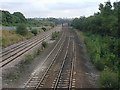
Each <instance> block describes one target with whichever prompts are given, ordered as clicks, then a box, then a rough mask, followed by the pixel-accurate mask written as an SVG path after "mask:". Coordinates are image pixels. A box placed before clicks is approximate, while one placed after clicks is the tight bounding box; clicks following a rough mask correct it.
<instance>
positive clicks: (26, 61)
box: [24, 55, 34, 63]
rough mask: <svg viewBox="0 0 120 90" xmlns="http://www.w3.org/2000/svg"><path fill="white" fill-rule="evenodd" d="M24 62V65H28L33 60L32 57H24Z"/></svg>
mask: <svg viewBox="0 0 120 90" xmlns="http://www.w3.org/2000/svg"><path fill="white" fill-rule="evenodd" d="M24 60H25V61H24V63H30V62H31V61H32V60H34V57H33V56H32V55H26V56H25V59H24Z"/></svg>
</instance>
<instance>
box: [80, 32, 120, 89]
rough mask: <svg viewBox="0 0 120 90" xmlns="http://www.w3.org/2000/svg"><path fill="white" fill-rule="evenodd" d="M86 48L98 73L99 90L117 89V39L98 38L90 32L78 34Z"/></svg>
mask: <svg viewBox="0 0 120 90" xmlns="http://www.w3.org/2000/svg"><path fill="white" fill-rule="evenodd" d="M78 32H79V34H80V35H82V38H83V39H84V42H85V45H86V47H87V52H88V54H89V57H90V60H91V62H92V63H93V64H94V65H95V67H96V68H97V69H98V70H99V71H100V77H99V86H100V87H101V88H118V87H119V83H118V81H119V79H118V78H119V76H118V74H119V59H120V58H119V56H118V54H117V50H118V48H117V47H118V42H119V41H120V40H119V39H116V38H114V37H110V36H104V37H103V36H100V35H98V34H92V33H91V32H80V31H78Z"/></svg>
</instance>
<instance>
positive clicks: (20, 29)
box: [16, 24, 28, 35]
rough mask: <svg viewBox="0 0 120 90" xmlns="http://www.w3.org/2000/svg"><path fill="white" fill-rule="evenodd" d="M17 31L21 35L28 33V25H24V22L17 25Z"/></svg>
mask: <svg viewBox="0 0 120 90" xmlns="http://www.w3.org/2000/svg"><path fill="white" fill-rule="evenodd" d="M16 33H17V34H20V35H27V34H28V30H27V28H26V25H24V24H21V25H19V26H18V27H17V30H16Z"/></svg>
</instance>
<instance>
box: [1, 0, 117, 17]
mask: <svg viewBox="0 0 120 90" xmlns="http://www.w3.org/2000/svg"><path fill="white" fill-rule="evenodd" d="M106 1H108V0H0V4H1V5H0V9H1V10H7V11H9V12H10V13H13V12H22V13H23V14H24V15H25V17H27V18H28V17H61V18H63V17H64V18H65V17H68V18H74V17H80V16H90V15H93V14H94V13H96V12H98V11H99V10H98V7H99V4H100V3H104V2H106ZM110 1H111V2H114V1H117V0H110Z"/></svg>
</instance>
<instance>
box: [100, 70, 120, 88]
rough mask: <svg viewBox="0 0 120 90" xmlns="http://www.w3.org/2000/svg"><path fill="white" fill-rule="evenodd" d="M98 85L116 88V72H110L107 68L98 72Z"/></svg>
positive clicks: (117, 83) (117, 85)
mask: <svg viewBox="0 0 120 90" xmlns="http://www.w3.org/2000/svg"><path fill="white" fill-rule="evenodd" d="M100 87H101V88H118V87H119V82H118V74H117V73H113V72H110V71H108V70H105V71H103V72H102V73H101V74H100Z"/></svg>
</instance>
